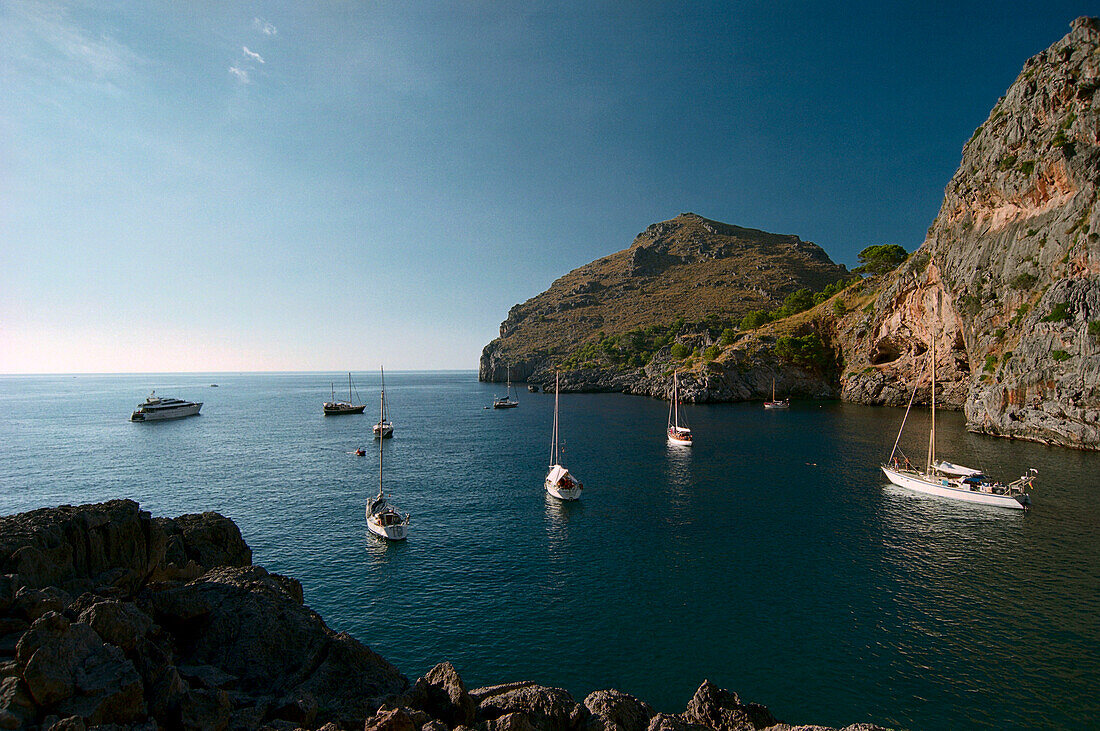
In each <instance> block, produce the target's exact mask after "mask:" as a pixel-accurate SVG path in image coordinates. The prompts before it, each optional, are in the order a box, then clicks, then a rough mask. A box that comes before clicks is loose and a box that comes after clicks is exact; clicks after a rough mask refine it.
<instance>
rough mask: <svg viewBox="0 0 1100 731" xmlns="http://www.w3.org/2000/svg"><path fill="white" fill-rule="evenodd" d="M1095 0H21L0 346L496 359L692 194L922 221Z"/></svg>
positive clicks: (857, 217) (43, 359)
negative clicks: (1036, 62) (1021, 80)
mask: <svg viewBox="0 0 1100 731" xmlns="http://www.w3.org/2000/svg"><path fill="white" fill-rule="evenodd" d="M1086 5H1087V4H1086V3H1082V2H1047V3H1033V2H1032V3H998V4H986V3H967V2H962V3H943V4H938V3H896V4H889V3H847V4H843V5H838V4H832V3H806V2H759V3H757V2H750V3H709V2H690V3H688V2H685V3H622V2H617V3H613V2H592V1H587V2H576V3H564V2H563V3H540V2H530V3H504V2H474V1H470V2H457V3H437V2H422V3H421V2H407V3H406V2H401V3H363V2H333V3H297V2H287V3H280V2H242V3H221V2H185V3H180V2H164V3H159V2H151V3H140V4H139V3H118V2H112V3H103V2H91V3H75V2H74V3H64V4H55V3H49V2H41V3H40V2H11V1H10V0H0V373H20V372H127V371H136V372H143V371H223V370H230V371H238V370H240V371H255V370H348V369H352V370H373V369H374V368H376V367H377V366H378V365H379V364H385V365H386V366H387V367H389V368H393V369H434V368H475V367H476V365H477V358H478V355H479V353H480V349H481V347H482V346H483V345H484V344H485V343H487V342H488V341H489V340H490V339H492V338H493V337H494V336H495V335H496V331H497V327H498V325H499V323H500V321H501V320H502V319H503V318H504V317H505V315H506V314H507V311H508V308H509V307H511V306H512V305H513V304H515V303H517V302H521V301H523V300H526V299H527V298H529V297H531V296H534V295H535V294H537V293H538V292H540V291H542V290H543V289H545V288H546V287H547V286H548V285H549V284H550V282H552V281H553V280H554V279H555V278H557V277H558V276H560V275H561V274H563V273H565V272H566V271H568V270H570V269H572V268H574V267H576V266H579V265H581V264H584V263H586V262H588V261H591V260H592V259H595V258H598V257H600V256H604V255H606V254H608V253H611V252H613V251H616V250H618V249H621V248H623V247H625V246H627V245H628V244H629V243H630V241H631V240H632V239H633V237H634V236H635V234H637V233H638V232H639V231H641V230H642V229H644V228H645V227H646V226H647V225H649V224H650V223H653V222H655V221H660V220H665V219H668V218H671V217H673V216H675V215H677V214H678V213H680V212H682V211H694V212H696V213H699V214H701V215H703V216H707V217H709V218H714V219H717V220H721V221H726V222H729V223H734V224H738V225H743V226H750V227H754V228H762V229H765V230H768V231H774V232H779V233H793V234H797V235H799V236H801V237H802V238H803V239H806V240H811V241H815V242H817V243H818V244H820V245H821V246H822V247H824V248H825V250H826V251H827V252H828V253H829V254H830V256H832V257H833V259H834V260H836V261H839V262H842V263H846V264H849V265H851V264H853V263H854V262H855V258H856V253H857V252H858V251H859V250H860V249H862V248H863V247H864V246H867V245H869V244H877V243H898V244H901V245H902V246H904V247H905V248H907V249H913V248H915V247H916V246H918V245H919V244H920V242H921V240H922V238H923V235H924V232H925V230H926V229H927V227H928V225H929V224H930V223H931V221H932V219H933V217H934V216H935V214H936V211H937V210H938V207H939V204H940V201H941V198H942V195H943V188H944V185H945V184H946V183H947V181H948V179H949V178H950V176H951V175H952V174H953V173H954V170H955V168H956V167H957V165H958V161H959V158H960V155H961V149H962V145H963V143H964V142H965V141H966V140H967V139H968V138H969V136H970V134H971V132H972V131H973V129H974V128H975V127H976V126H977V125H979V124H981V123H982V121H983V120H984V119H985V118H986V116H987V115H988V112H989V110H990V108H991V107H992V106H993V104H994V103H996V101H997V98H998V97H999V96H1000V95H1001V94H1003V93H1004V90H1005V89H1006V88H1007V87H1008V85H1009V84H1010V83H1011V82H1012V81H1013V79H1014V78H1015V77H1016V75H1017V73H1018V72H1019V70H1020V68H1021V67H1022V65H1023V63H1024V61H1025V60H1026V59H1027V58H1028V57H1029V56H1030V55H1033V54H1035V53H1037V52H1039V51H1041V50H1043V49H1044V48H1046V47H1047V46H1048V45H1050V44H1051V43H1053V42H1054V41H1056V40H1057V39H1059V38H1061V37H1062V36H1063V35H1065V33H1067V32H1068V30H1069V22H1070V21H1071V20H1072V19H1073V18H1074V17H1076V16H1078V15H1082V14H1085V13H1087V12H1088V11H1089V10H1092V11H1093V12H1095V11H1096V8H1094V7H1093V8H1089V7H1086Z"/></svg>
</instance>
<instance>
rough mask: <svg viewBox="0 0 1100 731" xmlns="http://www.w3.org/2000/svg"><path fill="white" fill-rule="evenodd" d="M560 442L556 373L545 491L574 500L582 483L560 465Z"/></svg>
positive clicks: (582, 486) (560, 497)
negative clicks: (551, 434) (551, 433)
mask: <svg viewBox="0 0 1100 731" xmlns="http://www.w3.org/2000/svg"><path fill="white" fill-rule="evenodd" d="M562 451H563V450H562V449H561V444H560V443H559V442H558V374H557V373H555V374H554V435H553V437H552V438H551V440H550V471H549V472H547V473H546V481H545V483H544V484H545V486H546V492H548V493H550V494H551V495H553V496H554V497H556V498H558V499H559V500H576V499H578V498H580V496H581V490H583V489H584V485H582V484H581V482H580V480H578V479H576V478H575V477H573V475H571V474H569V470H567V469H566V468H564V467H562V466H561V453H562Z"/></svg>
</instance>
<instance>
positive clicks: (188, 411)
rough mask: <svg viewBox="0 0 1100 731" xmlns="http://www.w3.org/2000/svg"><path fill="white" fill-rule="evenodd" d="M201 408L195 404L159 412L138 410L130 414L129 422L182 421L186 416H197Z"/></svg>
mask: <svg viewBox="0 0 1100 731" xmlns="http://www.w3.org/2000/svg"><path fill="white" fill-rule="evenodd" d="M201 408H202V404H201V403H197V404H188V405H187V406H180V407H179V408H175V409H164V410H161V411H141V410H140V409H139V410H137V411H135V412H134V413H132V414H130V421H168V420H170V419H183V418H185V417H188V416H197V415H198V413H199V409H201Z"/></svg>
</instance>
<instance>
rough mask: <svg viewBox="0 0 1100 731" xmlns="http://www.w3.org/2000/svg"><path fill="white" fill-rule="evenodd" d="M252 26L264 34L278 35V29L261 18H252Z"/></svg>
mask: <svg viewBox="0 0 1100 731" xmlns="http://www.w3.org/2000/svg"><path fill="white" fill-rule="evenodd" d="M252 27H253V28H255V29H256V30H258V31H260V32H261V33H263V34H264V35H265V36H277V35H279V29H278V28H276V27H275V26H274V25H272V24H271V23H269V22H267V21H266V20H264V19H262V18H253V19H252Z"/></svg>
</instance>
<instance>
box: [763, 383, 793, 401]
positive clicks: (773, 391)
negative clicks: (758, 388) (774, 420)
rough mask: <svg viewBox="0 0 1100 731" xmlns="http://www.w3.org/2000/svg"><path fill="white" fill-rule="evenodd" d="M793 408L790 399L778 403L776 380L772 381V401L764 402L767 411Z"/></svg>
mask: <svg viewBox="0 0 1100 731" xmlns="http://www.w3.org/2000/svg"><path fill="white" fill-rule="evenodd" d="M790 407H791V400H790V398H785V399H783V400H782V401H776V399H775V379H774V378H773V379H772V400H771V401H765V402H764V408H765V409H789V408H790Z"/></svg>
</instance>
